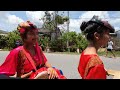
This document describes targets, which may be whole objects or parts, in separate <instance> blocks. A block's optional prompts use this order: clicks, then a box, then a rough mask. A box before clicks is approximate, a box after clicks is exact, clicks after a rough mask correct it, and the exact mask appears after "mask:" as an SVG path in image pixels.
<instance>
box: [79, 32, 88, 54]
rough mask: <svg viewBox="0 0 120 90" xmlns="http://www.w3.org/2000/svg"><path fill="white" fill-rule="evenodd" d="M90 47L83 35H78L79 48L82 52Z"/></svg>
mask: <svg viewBox="0 0 120 90" xmlns="http://www.w3.org/2000/svg"><path fill="white" fill-rule="evenodd" d="M87 45H88V41H87V40H86V38H84V36H83V34H81V33H78V36H77V47H78V48H79V50H80V51H81V52H82V51H83V50H84V49H85V48H86V47H87Z"/></svg>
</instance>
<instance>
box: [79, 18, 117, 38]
mask: <svg viewBox="0 0 120 90" xmlns="http://www.w3.org/2000/svg"><path fill="white" fill-rule="evenodd" d="M80 29H81V31H82V32H83V33H84V34H85V35H86V38H87V40H94V33H95V32H97V33H99V34H100V35H103V32H104V31H107V30H109V31H110V33H114V31H115V30H114V28H113V27H112V26H111V25H110V24H109V23H108V21H101V20H99V19H98V16H93V18H92V19H91V20H90V21H88V22H85V21H83V22H82V24H81V26H80Z"/></svg>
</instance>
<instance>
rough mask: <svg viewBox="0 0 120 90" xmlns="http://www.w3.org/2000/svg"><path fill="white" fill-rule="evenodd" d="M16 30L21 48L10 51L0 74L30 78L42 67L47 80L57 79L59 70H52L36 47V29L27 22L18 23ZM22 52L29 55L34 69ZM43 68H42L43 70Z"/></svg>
mask: <svg viewBox="0 0 120 90" xmlns="http://www.w3.org/2000/svg"><path fill="white" fill-rule="evenodd" d="M17 29H18V30H19V32H20V36H21V38H22V41H23V46H19V47H17V48H15V49H13V50H12V51H10V53H9V55H8V56H7V58H6V60H5V62H4V63H3V64H2V65H1V66H0V74H4V75H7V76H13V75H15V74H16V76H17V77H20V78H30V76H31V74H33V73H34V72H35V68H36V69H40V68H41V67H43V66H44V67H45V68H46V71H47V74H48V75H49V76H48V78H49V79H55V78H58V77H59V75H60V73H59V70H57V69H55V68H52V66H51V64H50V63H49V62H48V61H47V59H46V57H45V55H44V53H43V52H42V50H41V47H39V46H38V43H37V40H38V30H37V27H36V26H35V25H33V24H32V23H31V22H30V21H27V22H23V23H20V24H19V26H18V28H17ZM23 50H24V51H26V52H27V54H29V55H30V57H31V58H32V62H33V63H34V65H35V68H34V67H33V65H32V64H31V62H30V61H29V58H28V57H26V55H25V53H24V51H23ZM45 68H43V70H44V69H45ZM42 75H46V73H43V74H42ZM46 76H47V75H46Z"/></svg>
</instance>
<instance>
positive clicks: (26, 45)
mask: <svg viewBox="0 0 120 90" xmlns="http://www.w3.org/2000/svg"><path fill="white" fill-rule="evenodd" d="M23 46H24V47H25V49H27V50H31V49H34V45H30V44H29V45H28V44H24V45H23Z"/></svg>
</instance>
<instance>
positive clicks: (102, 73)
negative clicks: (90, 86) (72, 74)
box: [78, 52, 106, 79]
mask: <svg viewBox="0 0 120 90" xmlns="http://www.w3.org/2000/svg"><path fill="white" fill-rule="evenodd" d="M78 71H79V73H80V75H81V77H82V79H106V70H105V69H104V65H103V62H102V61H101V59H100V58H99V56H98V55H96V54H92V55H85V54H84V52H82V54H81V57H80V61H79V65H78Z"/></svg>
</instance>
